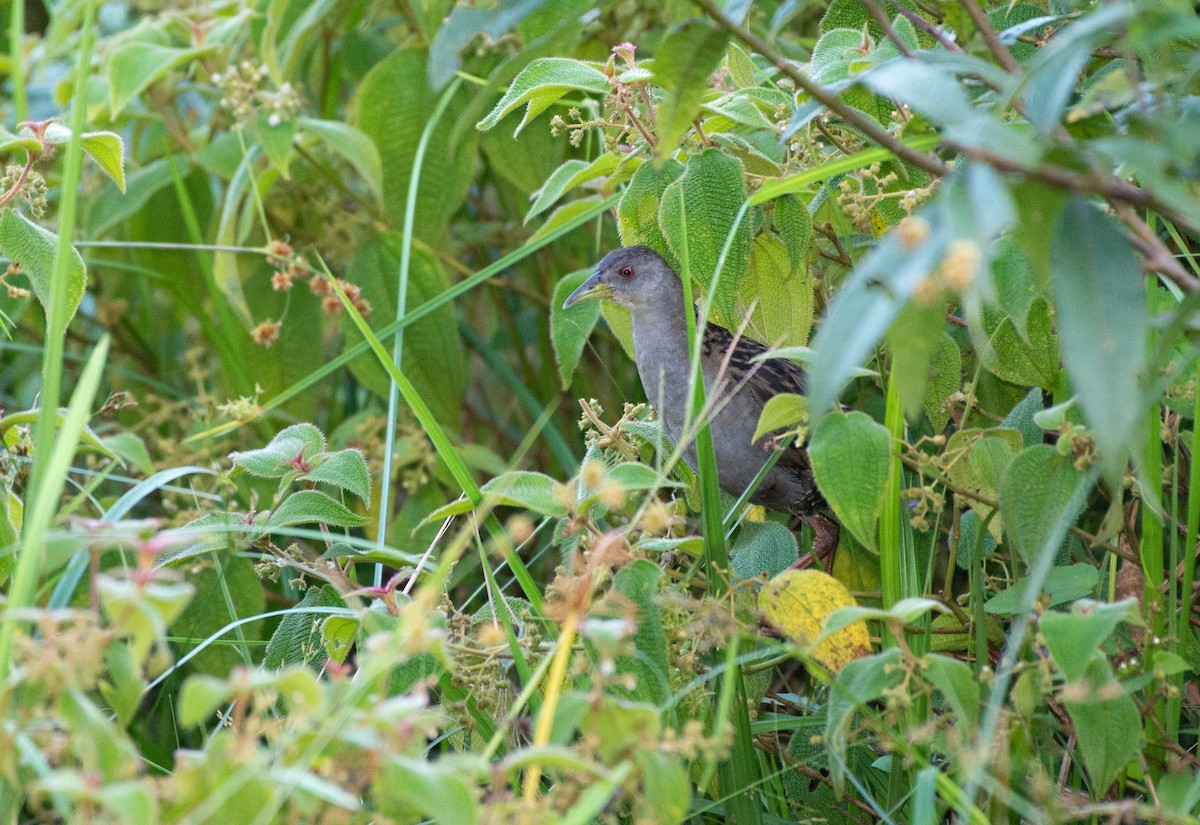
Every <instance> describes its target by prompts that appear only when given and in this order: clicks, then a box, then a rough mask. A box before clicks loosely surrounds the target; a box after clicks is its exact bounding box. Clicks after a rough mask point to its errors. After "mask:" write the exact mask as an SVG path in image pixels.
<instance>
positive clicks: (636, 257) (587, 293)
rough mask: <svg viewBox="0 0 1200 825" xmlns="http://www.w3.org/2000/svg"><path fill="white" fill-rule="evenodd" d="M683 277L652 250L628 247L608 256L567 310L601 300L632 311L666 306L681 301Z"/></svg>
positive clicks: (565, 304) (571, 297)
mask: <svg viewBox="0 0 1200 825" xmlns="http://www.w3.org/2000/svg"><path fill="white" fill-rule="evenodd" d="M681 288H682V287H681V285H680V282H679V276H678V275H676V274H675V271H674V270H673V269H671V265H670V264H668V263H667V262H666V261H664V260H663V258H662V256H661V255H659V254H658V253H657V252H655V251H654V250H653V249H651V248H650V247H648V246H626V247H622V248H621V249H617V250H614V251H612V252H610V253H608V254H607V255H605V256H604V260H602V261H601V262H600V264H599V265H598V266H597V267H596V273H595V274H594V275H592V277H590V278H588V279H587V280H586V281H584V282H583V283H582V284H580V285H579V288H578V289H576V290H575V291H574V292H572V293H571V294H570V295H569V296H567V300H566V301H564V302H563V309H566V308H567V307H569V306H571V305H573V304H577V303H580V302H581V301H595V300H598V299H601V298H604V299H607V300H610V301H615V302H616V303H618V304H620V305H621V306H623V307H627V308H628V309H630V310H637V309H640V308H642V307H652V306H660V307H661V306H663V305H664V304H668V303H670V302H671V301H672V300H678V297H677V296H679V294H680V290H681Z"/></svg>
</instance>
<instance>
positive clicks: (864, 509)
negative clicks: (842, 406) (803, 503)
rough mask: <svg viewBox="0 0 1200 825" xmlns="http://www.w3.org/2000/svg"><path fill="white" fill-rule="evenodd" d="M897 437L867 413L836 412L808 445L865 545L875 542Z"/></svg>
mask: <svg viewBox="0 0 1200 825" xmlns="http://www.w3.org/2000/svg"><path fill="white" fill-rule="evenodd" d="M891 454H892V439H891V436H890V435H889V434H888V431H887V428H886V427H884V426H883V425H881V424H878V423H876V422H875V421H873V420H872V419H871V417H870V416H868V415H867V414H866V413H861V412H852V413H831V414H830V415H828V416H826V417H825V419H824V420H822V421H821V423H820V424H819V425H818V426H817V428H816V430H815V431H814V432H813V435H812V440H811V441H810V442H809V445H808V456H809V459H810V460H811V462H812V469H813V475H814V476H815V477H816V480H817V486H818V487H819V488H820V489H821V493H822V494H823V495H824V496H825V500H826V501H828V502H829V505H830V506H831V507H832V508H833V511H834V512H835V513H836V514H837V517H838V520H839V521H840V522H841V523H842V524H843V525H844V526H845V527H846V528H847V529H849V530H850V533H851V534H852V535H853V536H854V538H856V539H857V540H858V542H859V543H860V544H862V545H863V546H865V547H869V548H875V547H877V546H878V542H877V541H876V538H877V536H876V533H875V524H876V522H877V521H879V513H880V511H881V510H882V509H883V496H884V493H885V492H886V489H887V474H888V464H889V463H890V462H891Z"/></svg>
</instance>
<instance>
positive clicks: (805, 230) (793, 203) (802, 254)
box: [772, 195, 813, 269]
mask: <svg viewBox="0 0 1200 825" xmlns="http://www.w3.org/2000/svg"><path fill="white" fill-rule="evenodd" d="M772 219H773V220H774V223H775V231H776V232H778V233H779V237H780V239H781V240H782V241H783V245H784V247H786V248H787V256H788V263H789V264H791V265H792V268H793V269H798V268H799V267H801V266H803V265H804V263H805V261H806V259H807V255H808V247H809V246H810V245H811V244H812V235H813V222H812V214H811V213H810V212H809V211H808V204H806V203H805V202H804V201H802V200H801V199H800V198H799V197H797V196H796V195H783V196H782V197H780V198H779V199H778V200H776V201H775V211H774V212H773V213H772Z"/></svg>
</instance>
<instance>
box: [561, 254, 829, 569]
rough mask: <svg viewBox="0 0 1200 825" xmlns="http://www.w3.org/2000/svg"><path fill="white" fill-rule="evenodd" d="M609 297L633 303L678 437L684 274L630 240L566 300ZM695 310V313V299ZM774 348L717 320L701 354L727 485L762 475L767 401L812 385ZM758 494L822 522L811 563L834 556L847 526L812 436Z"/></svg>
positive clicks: (645, 375)
mask: <svg viewBox="0 0 1200 825" xmlns="http://www.w3.org/2000/svg"><path fill="white" fill-rule="evenodd" d="M602 299H603V300H611V301H613V302H615V303H616V304H618V305H620V306H623V307H625V308H626V309H628V310H629V314H630V317H631V319H632V321H633V349H634V357H635V360H636V361H637V370H638V375H639V377H640V378H641V380H642V387H643V389H644V390H645V392H646V398H647V399H648V400H649V401H650V403H651V404H653V405H654V406H655V408H656V410H657V412H658V416H659V418H660V420H661V421H662V424H663V429H664V430H665V432H666V435H667V437H668V438H669V439H670V440H671V442H672V443H673V444H676V445H678V444H679V442H680V439H681V438H685V437H687V436H688V435H689V434H687V433H685V432H684V428H685V425H686V420H685V419H686V417H687V411H688V394H689V393H688V388H689V385H690V378H691V359H690V356H689V350H688V333H687V315H686V313H687V312H688V309H689V308H688V307H687V306H686V305H685V304H686V301H685V298H684V293H683V283H682V281H681V280H680V278H679V275H678V274H677V273H676V272H675V270H674V269H672V267H671V265H670V264H669V263H667V261H666V260H665V259H664V258H663V257H662V256H661V255H660V254H658V252H656V251H654V250H653V249H651V248H650V247H647V246H626V247H621V248H619V249H616V250H613V251H612V252H610V253H608V254H607V255H606V256H605V257H604V258H603V260H601V261H600V263H599V264H598V265H597V266H596V270H595V272H594V273H593V274H592V275H591V276H590V277H588V278H587V280H585V281H584V282H583V283H582V284H580V285H579V287H578V288H577V289H575V291H573V292H572V293H571V294H570V295H568V296H567V299H566V301H564V302H563V308H564V309H566V308H568V307H571V306H573V305H575V304H578V303H581V302H583V301H594V300H602ZM691 311H692V312H693V313H695V311H696V310H695V307H692V308H691ZM767 352H768V350H767V347H765V346H763V345H762V344H760V343H759V342H757V341H755V340H753V339H751V338H747V337H746V336H745V335H741V334H735V333H733V332H730V331H729V330H728V329H726V328H724V327H722V326H719V325H717V324H715V323H711V322H710V323H708V324H707V325H706V326H705V329H704V335H703V338H702V340H701V344H700V355H699V357H700V368H701V372H702V374H703V375H704V385H705V391H706V394H705V397H706V399H708V405H709V406H710V408H711V409H714V410H715V415H713V417H712V419H711V431H712V437H713V447H714V450H715V452H716V460H717V476H718V478H719V480H720V486H721V489H722V490H724V491H725V492H726V493H729V494H730V495H732V496H735V497H736V496H740V495H741V494H742V492H743V491H744V490H745V489H746V488H747V487H749V486H750V485H751V483H752V482H753V481H754V478H755V477H756V476H757V475H758V472H759V470H760V469H762V466H763V465H764V464H765V463H766V462H767V460H768V458H769V457H770V448H771V446H772V445H773V444H774V442H775V440H776V439H775V436H777V435H778V434H777V433H775V434H772V433H767V434H766V435H764V436H762V437H760V438H759V439H758V440H757V441H755V439H754V431H755V429H756V428H757V426H758V420H759V416H760V415H761V413H762V411H763V408H764V407H765V406H766V404H767V402H768V401H769V400H770V399H771V398H773V397H774V396H776V395H778V394H780V393H797V394H801V395H802V394H803V393H804V388H805V376H804V371H803V370H802V369H800V367H799V366H797V365H796V364H794V363H793V362H791V361H788V360H786V359H782V358H763V357H762V356H764V355H765V354H766V353H767ZM714 399H715V404H714ZM683 460H684V461H685V462H686V463H687V465H688V466H689V467H691V468H692V470H695V469H696V464H697V462H696V447H695V444H694V443H688V444H686V445H685V449H684V451H683ZM750 501H751V502H752V503H754V504H761V505H763V506H765V507H767V508H769V509H772V510H778V511H780V512H783V513H788V514H790V515H793V516H798V517H799V518H800V519H802V520H803V521H804V522H805V523H807V524H808V525H809V526H810V527H812V529H813V535H814V541H813V550H812V553H811V555H810V556H809V558H808V559H801V565H803V564H805V563H809V562H810V561H811V559H812V558H814V557H815V558H817V559H820V560H823V561H828V560H830V559H831V558H832V555H833V551H834V550H836V548H837V542H838V537H839V533H840V528H839V526H838V524H837V522H836V521H834V520H833V519H831V518H830V517H828V516H827V515H825V513H824V512H823V510H824V507H825V502H824V499H823V498H822V496H821V493H820V491H819V490H818V488H817V484H816V481H815V479H814V478H813V472H812V465H811V464H810V463H809V460H808V453H807V452H806V451H805V450H804V447H803V446H802V445H791V446H789V447H787V448H786V449H785V450H784V454H783V455H782V456H780V458H779V460H778V461H777V462H776V464H775V466H774V467H772V468H771V470H770V472H769V473H768V474H767V475H766V477H765V478H764V479H763V482H762V484H761V485H759V487H758V489H757V490H756V491H755V492H754V494H753V495H752V496H751V497H750ZM826 566H828V564H827V565H826Z"/></svg>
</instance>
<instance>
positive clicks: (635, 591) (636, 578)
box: [613, 559, 671, 704]
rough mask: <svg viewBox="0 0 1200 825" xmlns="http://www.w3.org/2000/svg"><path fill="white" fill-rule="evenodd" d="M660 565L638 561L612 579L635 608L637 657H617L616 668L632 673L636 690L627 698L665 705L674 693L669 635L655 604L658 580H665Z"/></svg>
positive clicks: (633, 617)
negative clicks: (669, 677) (669, 679)
mask: <svg viewBox="0 0 1200 825" xmlns="http://www.w3.org/2000/svg"><path fill="white" fill-rule="evenodd" d="M662 575H663V573H662V570H661V569H660V568H659V567H658V565H656V564H654V563H653V562H651V561H648V560H646V559H639V560H637V561H634V562H631V563H629V564H628V565H626V566H625V567H623V568H621V570H620V571H618V572H617V574H616V576H614V577H613V590H614V591H615V592H617V593H619V594H621V596H623V597H624V598H625V599H627V600H628V601H629V603H630V604H632V605H633V608H634V613H633V615H630V616H629V617H628V618H629V620H630V621H632V623H633V626H634V628H635V630H634V632H633V637H632V639H633V646H634V649H635V650H636V651H637V653H636V654H635V655H623V656H618V657H617V661H616V664H617V669H618V671H620V672H621V673H629V674H633V676H634V677H635V680H636V682H635V686H634V689H633V690H632V691H631V692H629V693H628V695H629V696H630V697H632V698H634V699H639V700H644V701H647V702H654V703H655V704H659V703H662V702H665V701H666V700H667V698H668V697H669V696H670V694H671V686H670V684H669V682H668V674H669V673H670V672H671V662H670V657H669V656H668V653H667V634H666V630H665V629H664V628H663V617H662V608H661V607H659V605H658V602H657V601H656V595H657V591H658V581H659V579H660V578H662Z"/></svg>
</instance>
